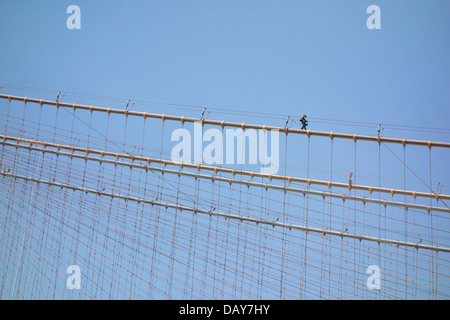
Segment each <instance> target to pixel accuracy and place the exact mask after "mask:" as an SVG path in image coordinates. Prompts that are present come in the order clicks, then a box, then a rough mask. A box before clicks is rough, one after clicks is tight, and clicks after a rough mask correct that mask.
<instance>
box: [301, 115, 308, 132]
mask: <svg viewBox="0 0 450 320" xmlns="http://www.w3.org/2000/svg"><path fill="white" fill-rule="evenodd" d="M300 122H301V123H302V130H306V127H307V126H308V120H306V115H303V117H302V118H301V119H300Z"/></svg>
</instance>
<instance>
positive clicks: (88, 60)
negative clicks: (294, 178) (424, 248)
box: [0, 0, 450, 229]
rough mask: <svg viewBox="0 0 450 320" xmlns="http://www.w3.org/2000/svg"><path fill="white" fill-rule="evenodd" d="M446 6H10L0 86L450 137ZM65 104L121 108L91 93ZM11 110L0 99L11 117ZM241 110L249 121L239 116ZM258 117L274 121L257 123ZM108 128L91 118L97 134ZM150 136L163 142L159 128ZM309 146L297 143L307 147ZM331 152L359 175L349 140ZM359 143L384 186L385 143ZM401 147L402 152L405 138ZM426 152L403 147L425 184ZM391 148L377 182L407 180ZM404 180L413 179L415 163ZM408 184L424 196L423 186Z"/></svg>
mask: <svg viewBox="0 0 450 320" xmlns="http://www.w3.org/2000/svg"><path fill="white" fill-rule="evenodd" d="M71 4H76V5H78V6H79V7H80V9H81V30H69V29H68V28H67V27H66V20H67V18H68V17H69V14H67V13H66V9H67V7H68V6H69V5H71ZM372 4H376V5H378V6H379V7H380V8H381V29H380V30H369V29H368V28H367V27H366V20H367V18H368V17H369V14H367V13H366V9H367V7H368V6H370V5H372ZM449 14H450V2H449V1H447V0H433V1H428V0H420V1H419V0H417V1H407V0H396V1H378V0H353V1H350V0H341V1H334V0H322V1H313V0H308V1H300V0H299V1H287V0H283V1H267V0H260V1H256V0H242V1H235V0H231V1H218V0H208V1H206V0H203V1H200V0H190V1H181V0H178V1H175V0H169V1H162V0H161V1H106V0H103V1H100V0H97V1H82V0H76V1H65V0H64V1H39V2H38V1H12V0H3V1H1V2H0V43H1V44H2V45H1V48H2V49H1V50H0V70H1V71H0V85H1V84H3V85H4V87H3V88H1V90H0V93H3V94H17V95H21V96H23V95H28V96H29V97H35V98H48V99H52V100H53V99H54V98H55V97H54V94H53V93H52V94H42V93H40V92H32V91H27V90H19V89H17V88H13V89H11V88H8V85H16V86H24V87H29V88H39V89H47V90H52V91H53V92H57V91H62V92H63V93H64V92H72V93H79V94H84V95H98V96H103V97H117V98H121V99H123V101H126V100H127V99H132V100H145V101H158V102H164V103H172V104H178V105H189V106H197V107H198V109H196V110H194V111H193V109H189V110H187V111H186V113H183V111H182V109H170V110H164V109H161V108H160V109H157V108H155V109H152V108H149V107H147V106H145V105H139V104H136V106H135V107H134V108H135V110H142V111H155V112H159V113H167V114H177V115H190V116H199V115H200V114H199V111H200V110H201V108H203V107H206V108H211V110H213V108H217V110H219V111H221V112H224V111H227V110H234V111H233V112H231V113H230V114H225V113H220V112H217V113H214V112H213V113H212V114H211V116H210V118H213V119H218V120H222V118H224V119H226V120H233V121H241V122H247V123H267V124H271V125H278V126H284V116H285V115H295V116H300V115H302V114H307V115H308V116H309V118H310V119H311V120H310V128H311V129H316V130H323V131H335V132H345V133H359V134H370V135H376V124H378V123H381V124H387V126H386V130H385V131H384V135H385V136H391V137H398V138H408V139H421V140H430V139H432V140H436V141H450V134H449V128H450V127H449V124H448V121H449V119H450V111H449V107H450V59H449V57H450V37H449V31H450V19H449ZM65 101H67V102H75V103H85V104H97V105H99V106H105V107H106V106H114V107H121V108H123V107H124V105H123V103H122V102H120V103H116V104H115V105H114V104H113V105H109V104H107V103H106V102H105V100H103V101H101V99H100V100H98V101H95V100H89V99H88V98H86V97H84V98H83V97H81V98H80V99H75V98H74V96H72V97H70V98H66V99H65ZM6 107H7V105H6V104H5V103H3V104H2V112H3V113H6V111H5V110H6ZM244 111H245V112H248V113H249V114H248V115H247V116H246V117H244V116H243V115H242V114H240V113H239V112H244ZM261 114H266V115H265V116H263V117H262V118H261V117H259V118H258V117H257V115H261ZM277 115H278V117H277ZM281 115H282V116H281ZM340 120H343V121H354V122H355V124H351V123H348V122H346V123H345V124H341V123H339V121H340ZM52 121H53V120H52ZM68 121H70V120H68ZM68 123H69V122H68ZM367 124H369V125H367ZM358 125H361V126H358ZM394 125H397V126H398V125H403V126H411V127H412V128H416V129H420V128H417V127H427V129H423V130H399V127H395V126H394ZM102 126H104V123H97V124H96V128H98V129H99V130H101V128H103V127H102ZM81 127H82V126H81ZM430 128H443V129H446V131H441V132H440V133H436V132H431V131H433V130H431V129H430ZM84 129H86V128H84ZM130 130H133V128H130ZM118 134H119V135H120V134H121V132H120V133H118ZM139 137H140V136H139ZM116 138H117V137H116ZM119 138H120V136H119ZM119 138H117V140H118V141H120V139H119ZM153 138H154V141H153V142H155V145H156V148H154V149H157V147H159V143H160V136H157V137H153ZM166 139H168V138H167V137H166ZM167 141H168V140H167ZM302 141H303V142H302V143H303V144H301V145H299V146H300V147H299V149H300V150H305V147H306V144H305V141H304V140H302ZM323 141H325V142H324V143H323V144H320V145H314V144H313V149H312V150H311V152H312V155H311V157H312V158H311V159H312V167H313V169H315V170H316V171H313V174H312V178H316V179H329V176H330V172H329V171H327V170H329V163H330V161H329V152H330V151H329V150H330V147H329V142H328V141H326V140H323ZM294 146H295V145H294ZM315 146H318V147H317V148H316V149H314V148H315ZM336 146H337V147H336V148H337V149H335V150H337V151H334V152H335V153H334V157H335V161H336V162H335V163H334V165H333V170H336V171H337V173H336V174H335V175H334V178H335V180H337V181H342V182H346V181H347V177H348V173H349V172H351V171H352V170H353V154H352V153H351V152H353V144H352V143H350V144H349V145H348V146H347V147H342V148H343V149H342V150H341V152H339V148H340V147H339V146H340V142H338V141H336ZM345 148H348V149H345ZM358 148H359V145H358ZM361 148H362V149H359V152H361V153H363V154H362V155H361V158H362V160H359V161H362V162H361V163H358V172H360V171H362V173H365V174H366V176H365V178H366V179H367V180H364V175H362V176H361V180H359V182H360V183H361V184H372V185H377V184H378V179H377V174H378V162H377V161H378V153H377V151H378V146H377V145H376V144H373V145H371V146H370V147H367V149H365V148H366V147H364V146H363V147H361ZM392 148H393V149H394V150H395V152H397V155H399V156H400V157H402V156H403V153H402V152H403V151H402V147H401V146H400V147H398V148H396V147H392ZM424 149H425V150H423V149H421V150H420V151H419V150H416V149H414V148H412V150H413V151H411V153H409V151H408V164H409V166H410V167H411V168H412V169H413V170H414V172H415V173H416V174H417V175H418V176H419V177H420V179H423V180H424V181H428V180H427V179H429V176H428V175H429V171H428V161H429V160H428V150H427V149H426V148H424ZM283 150H284V149H282V152H283ZM344 150H345V151H344ZM408 150H410V149H408ZM165 151H167V152H169V153H170V148H168V149H167V150H165ZM365 151H368V153H367V159H364V156H366V155H365ZM369 151H370V152H372V156H368V154H369V153H370V152H369ZM416 151H417V153H415V152H416ZM295 152H297V149H296V148H291V149H290V150H289V154H294V153H295ZM433 152H434V151H433ZM296 155H297V156H298V153H296ZM386 155H387V156H386ZM389 155H390V153H389V151H387V150H386V149H383V156H385V157H386V158H385V159H384V160H383V162H382V163H383V165H382V175H383V178H382V185H383V186H395V187H398V188H401V187H402V186H403V184H402V182H401V179H402V177H403V169H404V167H403V166H402V164H401V163H400V162H399V161H398V159H396V158H395V157H393V156H392V155H390V157H389ZM436 155H437V156H436V157H435V158H433V161H434V162H433V164H434V166H435V167H434V168H433V182H434V183H435V184H436V183H437V182H438V181H440V182H443V183H444V182H449V181H450V176H449V171H448V168H447V166H448V160H449V157H448V152H447V151H446V152H441V151H437V152H436ZM358 156H359V155H358ZM293 158H295V157H292V158H290V157H288V159H293ZM289 161H290V160H289ZM295 161H296V160H295ZM282 162H283V160H282ZM293 162H294V160H293ZM295 165H297V166H299V167H300V169H299V168H298V167H297V168H296V167H295ZM288 166H290V167H289V169H290V170H291V171H290V173H291V174H292V175H301V176H305V167H306V160H305V157H300V159H299V160H298V162H295V163H292V162H290V163H288ZM296 170H297V171H296ZM280 173H284V172H282V171H280ZM389 177H395V178H396V179H397V180H396V181H395V183H397V185H392V184H391V181H390V180H389ZM407 178H410V179H412V180H417V176H413V174H412V172H409V171H408V172H407ZM392 183H394V182H392ZM410 186H411V188H414V187H417V189H418V190H420V191H428V190H427V187H426V186H424V185H423V184H421V183H420V182H417V181H416V183H415V184H414V183H411V185H410ZM448 190H449V187H448V186H446V187H445V189H444V193H447V194H448V193H449V192H448ZM427 203H428V202H427ZM442 228H444V227H442ZM444 229H445V228H444Z"/></svg>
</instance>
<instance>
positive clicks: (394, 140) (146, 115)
mask: <svg viewBox="0 0 450 320" xmlns="http://www.w3.org/2000/svg"><path fill="white" fill-rule="evenodd" d="M0 98H1V99H7V100H9V101H10V102H11V101H12V100H15V101H22V102H24V103H28V102H30V103H36V104H40V105H41V106H43V105H49V106H55V107H57V108H59V107H63V108H73V109H74V110H75V109H80V110H88V111H90V112H94V111H96V112H105V113H107V114H108V115H109V114H122V115H125V116H126V117H128V116H137V117H143V118H144V119H146V118H154V119H161V120H163V121H166V120H172V121H179V122H181V123H185V122H191V123H194V122H198V123H201V124H202V125H205V124H207V125H214V126H221V127H222V128H223V127H233V128H242V129H244V130H245V129H257V130H276V131H279V132H284V133H285V134H288V133H294V134H302V135H306V136H308V137H309V136H319V137H329V138H331V139H334V138H337V139H350V140H353V141H355V142H356V141H359V140H362V141H374V142H378V143H379V144H381V143H382V142H384V143H396V144H402V145H404V146H405V145H418V146H427V147H428V148H432V147H437V148H450V143H449V142H436V141H431V140H429V141H424V140H408V139H406V138H404V139H399V138H389V137H382V136H367V135H358V134H347V133H336V132H325V131H314V130H310V129H308V130H302V129H296V128H289V127H277V126H267V125H259V124H247V123H238V122H229V121H219V120H209V119H204V118H192V117H185V116H174V115H166V114H158V113H149V112H140V111H131V110H128V109H113V108H104V107H97V106H92V105H91V106H87V105H80V104H76V103H73V104H70V103H67V102H61V101H50V100H44V99H35V98H28V97H19V96H13V95H6V94H0Z"/></svg>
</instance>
